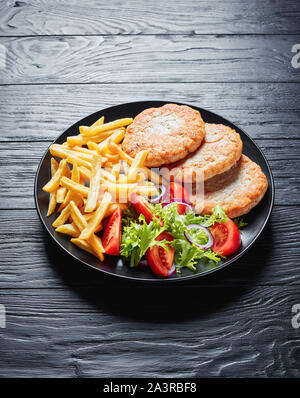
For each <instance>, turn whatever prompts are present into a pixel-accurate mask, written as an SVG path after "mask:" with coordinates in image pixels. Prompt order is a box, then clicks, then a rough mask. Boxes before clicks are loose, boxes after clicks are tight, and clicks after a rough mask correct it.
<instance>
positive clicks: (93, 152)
mask: <svg viewBox="0 0 300 398" xmlns="http://www.w3.org/2000/svg"><path fill="white" fill-rule="evenodd" d="M93 144H94V145H96V148H97V149H89V148H84V147H82V146H74V147H72V151H75V152H82V153H86V154H88V155H90V156H91V157H92V158H93V156H94V155H97V153H98V149H99V148H98V145H97V144H95V143H94V142H93Z"/></svg>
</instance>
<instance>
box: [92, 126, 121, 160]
mask: <svg viewBox="0 0 300 398" xmlns="http://www.w3.org/2000/svg"><path fill="white" fill-rule="evenodd" d="M124 135H125V129H124V128H121V129H118V130H114V132H113V133H112V134H111V136H109V137H108V138H106V139H105V140H104V141H102V142H101V143H100V144H98V148H99V150H100V153H102V154H103V155H105V156H106V153H107V152H108V143H109V142H112V143H114V144H119V143H120V142H121V141H122V140H123V138H124Z"/></svg>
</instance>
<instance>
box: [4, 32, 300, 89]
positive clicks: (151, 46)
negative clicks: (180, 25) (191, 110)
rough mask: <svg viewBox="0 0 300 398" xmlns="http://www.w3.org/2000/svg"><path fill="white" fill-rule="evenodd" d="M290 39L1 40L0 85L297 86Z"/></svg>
mask: <svg viewBox="0 0 300 398" xmlns="http://www.w3.org/2000/svg"><path fill="white" fill-rule="evenodd" d="M299 42H300V34H298V35H287V36H265V35H262V36H259V35H255V36H244V35H242V36H224V35H219V36H216V35H211V36H182V35H176V36H174V35H172V36H169V35H160V36H154V35H147V36H55V37H54V36H51V37H46V36H43V37H22V38H18V37H7V38H6V37H2V38H0V44H1V45H2V46H4V47H5V48H6V65H5V67H3V68H1V69H0V83H2V84H15V83H95V82H101V83H103V82H105V83H126V82H129V81H131V82H157V81H160V82H207V81H210V82H236V81H237V82H240V81H255V82H259V81H260V82H264V81H268V82H280V81H290V82H293V81H295V82H299V81H300V78H299V73H298V70H297V69H294V68H293V67H292V65H291V59H292V57H293V55H294V54H293V53H292V52H291V49H292V47H293V45H294V44H296V43H299Z"/></svg>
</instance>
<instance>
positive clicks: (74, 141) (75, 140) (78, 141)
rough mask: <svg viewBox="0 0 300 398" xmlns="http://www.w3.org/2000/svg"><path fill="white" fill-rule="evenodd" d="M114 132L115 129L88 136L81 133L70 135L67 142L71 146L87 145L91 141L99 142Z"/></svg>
mask: <svg viewBox="0 0 300 398" xmlns="http://www.w3.org/2000/svg"><path fill="white" fill-rule="evenodd" d="M113 132H114V130H113V131H104V132H103V133H100V134H98V135H93V136H87V137H86V136H83V135H81V134H79V135H74V136H69V137H68V138H67V143H68V145H69V146H70V147H73V146H80V145H86V144H87V143H88V142H89V141H93V142H96V143H99V142H102V141H104V140H105V139H106V138H108V137H110V136H111V135H112V134H113Z"/></svg>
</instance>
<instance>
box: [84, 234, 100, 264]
mask: <svg viewBox="0 0 300 398" xmlns="http://www.w3.org/2000/svg"><path fill="white" fill-rule="evenodd" d="M87 242H88V244H89V245H90V246H91V248H92V249H93V251H94V252H95V253H96V255H97V257H98V258H99V260H100V261H103V260H104V255H103V253H104V248H103V246H102V242H101V239H100V238H99V236H97V235H95V234H92V235H91V236H90V237H89V239H88V240H87Z"/></svg>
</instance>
